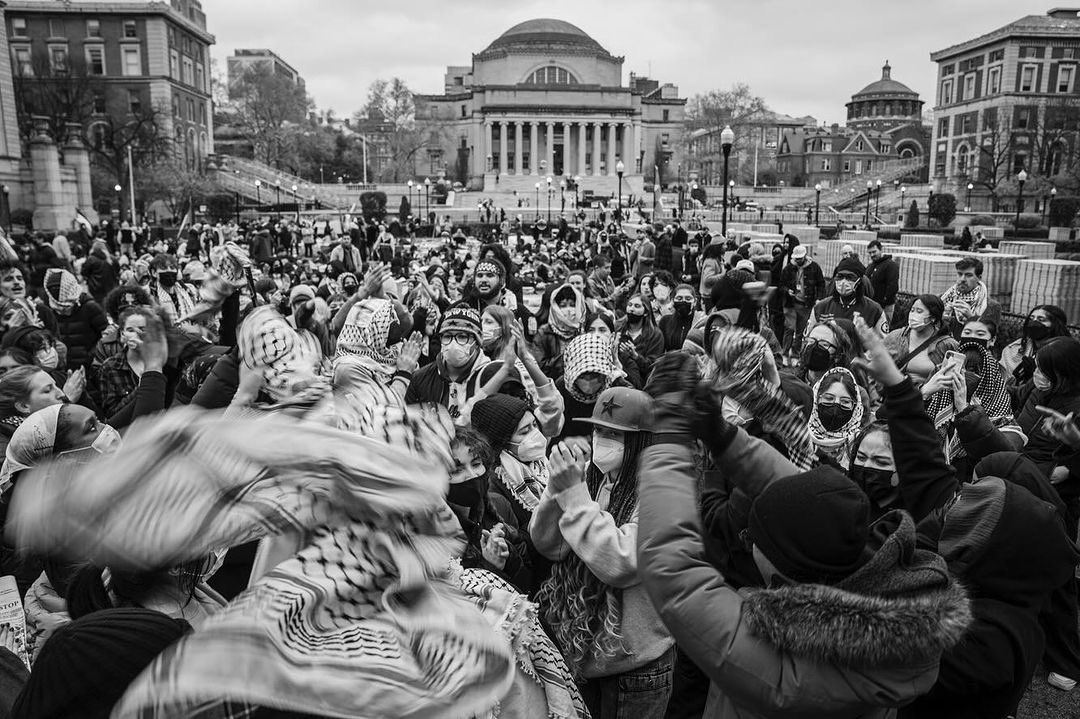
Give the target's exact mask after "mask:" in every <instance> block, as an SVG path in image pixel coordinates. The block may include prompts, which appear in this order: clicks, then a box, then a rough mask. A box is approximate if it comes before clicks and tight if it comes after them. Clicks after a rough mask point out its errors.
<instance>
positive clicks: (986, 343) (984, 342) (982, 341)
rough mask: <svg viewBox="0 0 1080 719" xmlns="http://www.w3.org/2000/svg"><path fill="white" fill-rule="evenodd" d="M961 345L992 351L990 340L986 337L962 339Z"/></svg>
mask: <svg viewBox="0 0 1080 719" xmlns="http://www.w3.org/2000/svg"><path fill="white" fill-rule="evenodd" d="M960 344H961V345H978V346H979V347H982V348H983V349H984V350H985V349H990V340H989V339H987V338H985V337H961V338H960Z"/></svg>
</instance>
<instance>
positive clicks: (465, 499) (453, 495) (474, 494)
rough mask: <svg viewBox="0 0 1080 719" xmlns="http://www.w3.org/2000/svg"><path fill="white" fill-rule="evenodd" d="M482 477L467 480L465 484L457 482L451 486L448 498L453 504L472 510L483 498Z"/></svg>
mask: <svg viewBox="0 0 1080 719" xmlns="http://www.w3.org/2000/svg"><path fill="white" fill-rule="evenodd" d="M482 479H483V478H482V477H476V478H474V479H467V480H465V481H464V482H457V483H456V484H451V485H450V491H449V492H447V494H446V498H447V500H449V502H450V503H451V504H456V505H457V506H459V507H468V508H469V509H472V508H473V507H475V506H476V505H478V504H480V499H481V498H482V496H483V495H482V494H481V490H482V486H481V483H480V482H481V480H482Z"/></svg>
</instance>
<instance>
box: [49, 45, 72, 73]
mask: <svg viewBox="0 0 1080 719" xmlns="http://www.w3.org/2000/svg"><path fill="white" fill-rule="evenodd" d="M67 66H68V51H67V45H49V67H51V68H52V70H53V72H64V71H65V70H67Z"/></svg>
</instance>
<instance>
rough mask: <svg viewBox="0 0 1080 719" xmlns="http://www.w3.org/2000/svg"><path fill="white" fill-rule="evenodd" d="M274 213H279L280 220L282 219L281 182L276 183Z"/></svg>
mask: <svg viewBox="0 0 1080 719" xmlns="http://www.w3.org/2000/svg"><path fill="white" fill-rule="evenodd" d="M274 193H275V195H274V212H276V213H277V216H278V219H279V220H280V219H281V180H278V181H276V182H275V183H274Z"/></svg>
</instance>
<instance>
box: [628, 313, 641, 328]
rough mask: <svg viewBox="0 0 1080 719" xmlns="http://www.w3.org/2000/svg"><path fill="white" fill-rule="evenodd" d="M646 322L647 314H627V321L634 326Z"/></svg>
mask: <svg viewBox="0 0 1080 719" xmlns="http://www.w3.org/2000/svg"><path fill="white" fill-rule="evenodd" d="M644 320H645V314H644V313H642V314H637V313H635V312H627V313H626V321H627V323H629V324H632V325H639V324H641V323H642V322H643V321H644Z"/></svg>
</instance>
